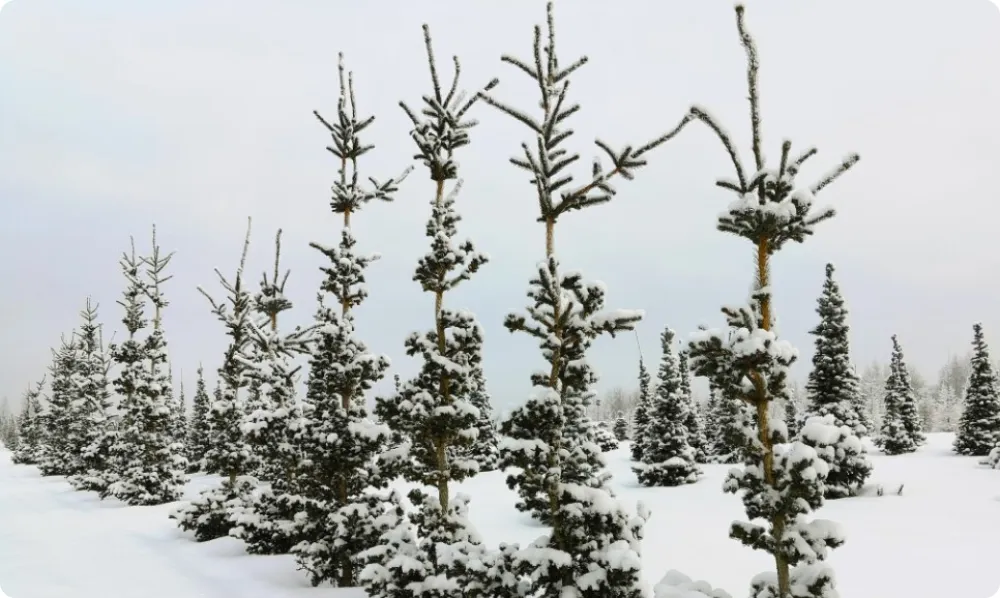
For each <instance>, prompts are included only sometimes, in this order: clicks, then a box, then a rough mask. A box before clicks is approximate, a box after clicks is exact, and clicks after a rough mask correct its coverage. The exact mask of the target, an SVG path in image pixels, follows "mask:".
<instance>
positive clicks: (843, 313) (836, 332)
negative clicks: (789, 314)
mask: <svg viewBox="0 0 1000 598" xmlns="http://www.w3.org/2000/svg"><path fill="white" fill-rule="evenodd" d="M833 272H834V268H833V264H827V265H826V280H825V281H824V282H823V293H822V295H820V298H819V306H818V307H817V309H816V312H817V313H818V314H819V318H820V320H819V324H818V325H817V326H816V327H815V328H813V329H812V330H811V331H810V333H811V334H813V335H815V336H816V351H815V352H814V353H813V359H812V363H813V369H812V371H811V372H809V381H808V383H807V384H806V391H807V393H808V400H809V407H808V409H807V410H806V417H807V418H809V417H814V416H819V417H822V416H824V415H827V414H830V415H833V417H834V420H835V422H836V425H837V427H840V426H849V427H850V428H851V429H852V430H854V434H855V435H856V436H858V437H861V436H864V435H865V434H867V433H868V430H867V429H866V428H865V425H864V422H863V421H862V419H863V418H862V415H861V413H860V412H859V411H858V408H857V407H858V382H859V380H858V377H857V375H856V374H855V373H854V368H853V366H852V365H851V355H850V345H849V341H848V334H849V332H850V327H849V326H848V324H847V308H846V306H845V305H844V298H843V296H842V295H841V293H840V286H839V285H838V284H837V281H835V280H834V279H833Z"/></svg>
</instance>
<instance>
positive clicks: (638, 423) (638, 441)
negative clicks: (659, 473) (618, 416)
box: [632, 357, 653, 462]
mask: <svg viewBox="0 0 1000 598" xmlns="http://www.w3.org/2000/svg"><path fill="white" fill-rule="evenodd" d="M650 382H651V379H650V375H649V370H647V369H646V364H644V363H643V361H642V358H641V357H640V358H639V403H638V404H637V405H636V407H635V413H634V414H633V415H632V460H633V461H636V462H641V461H642V455H643V452H644V449H645V445H646V426H648V425H649V408H650V404H651V403H652V400H653V399H652V396H653V395H652V391H651V390H650Z"/></svg>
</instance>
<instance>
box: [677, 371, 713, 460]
mask: <svg viewBox="0 0 1000 598" xmlns="http://www.w3.org/2000/svg"><path fill="white" fill-rule="evenodd" d="M677 365H678V368H679V370H678V371H679V373H680V378H681V387H680V392H681V398H682V400H683V401H684V409H685V412H686V413H687V416H686V417H685V419H684V425H685V427H686V428H687V441H688V444H689V445H690V446H691V448H693V449H694V460H695V462H696V463H708V453H709V449H708V437H707V436H706V435H705V422H704V419H703V418H702V414H701V409H699V408H698V404H697V403H696V402H695V400H694V393H693V392H692V391H691V369H690V367H689V364H688V353H687V351H680V352H679V354H678V362H677Z"/></svg>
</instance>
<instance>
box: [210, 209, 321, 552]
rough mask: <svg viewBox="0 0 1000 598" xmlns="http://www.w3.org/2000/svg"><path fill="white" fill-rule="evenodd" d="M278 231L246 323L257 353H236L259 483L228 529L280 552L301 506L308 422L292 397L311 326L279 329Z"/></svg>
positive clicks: (284, 304)
mask: <svg viewBox="0 0 1000 598" xmlns="http://www.w3.org/2000/svg"><path fill="white" fill-rule="evenodd" d="M280 263H281V230H280V229H279V230H278V234H277V236H276V238H275V254H274V275H273V276H272V277H271V279H270V280H268V277H267V274H266V273H265V274H264V278H263V281H262V282H261V286H260V291H259V292H258V293H257V295H256V296H255V297H254V309H255V310H256V312H257V313H258V314H259V315H260V316H262V318H263V319H264V325H263V326H260V327H258V326H257V325H256V324H254V323H253V322H251V323H250V329H251V333H252V334H251V339H252V342H253V344H254V348H255V349H256V355H255V356H252V357H249V356H248V357H241V358H240V359H241V360H242V361H243V362H244V364H245V365H246V366H247V368H248V371H247V376H248V377H249V378H250V379H251V384H253V385H254V387H255V390H256V393H255V394H253V393H251V394H250V396H249V398H248V400H247V404H246V407H245V410H246V418H245V420H244V421H243V423H242V424H241V430H242V432H243V434H244V436H245V437H246V439H247V442H248V443H249V445H250V447H251V448H252V449H253V451H254V453H255V454H256V455H257V457H258V459H259V463H258V469H257V477H258V479H259V481H260V482H263V483H261V484H259V485H258V486H257V487H256V488H255V489H254V491H253V492H252V494H251V496H250V500H249V502H247V503H246V504H245V505H244V506H243V508H242V510H241V511H240V512H239V513H238V514H237V515H236V516H235V518H234V522H235V523H236V527H234V528H233V529H232V530H230V532H229V534H230V535H231V536H233V537H236V538H239V539H241V540H243V541H244V542H246V546H247V552H249V553H251V554H284V553H287V552H289V551H290V550H291V549H292V547H293V546H295V544H297V542H298V539H297V537H296V535H295V534H294V533H293V528H294V525H293V523H294V522H293V519H294V517H295V514H296V513H297V512H298V511H299V510H300V509H302V508H303V503H302V499H301V497H300V496H299V493H298V484H297V483H296V482H297V474H298V467H299V462H300V461H301V459H302V451H301V446H300V443H299V440H300V439H301V437H302V435H303V432H304V429H305V426H306V425H307V421H306V419H305V418H304V415H303V411H302V409H301V408H300V405H299V403H298V401H297V397H296V396H295V395H296V393H295V383H296V374H297V372H298V370H299V369H300V368H299V367H297V366H295V364H294V363H293V358H294V357H295V356H296V355H301V354H303V353H306V352H307V351H308V350H309V334H310V333H311V332H312V330H313V328H312V327H310V328H306V329H304V330H303V329H302V328H301V327H297V328H295V330H293V331H292V332H291V333H290V334H281V333H279V331H278V316H279V315H280V314H281V313H282V312H284V311H287V310H289V309H291V308H292V302H291V301H289V300H288V298H287V297H286V295H285V283H286V282H287V281H288V275H289V274H290V273H291V271H286V272H285V275H284V276H283V277H281V278H280V280H279V276H280V274H281V267H280Z"/></svg>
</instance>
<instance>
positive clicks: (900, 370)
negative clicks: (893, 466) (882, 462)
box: [875, 335, 923, 455]
mask: <svg viewBox="0 0 1000 598" xmlns="http://www.w3.org/2000/svg"><path fill="white" fill-rule="evenodd" d="M883 402H884V405H885V406H884V411H883V414H882V430H881V433H880V434H879V437H878V438H876V439H875V444H876V445H878V447H879V448H880V449H882V452H883V453H885V454H887V455H901V454H904V453H912V452H913V451H915V450H917V447H918V446H920V443H921V442H923V434H922V433H921V432H920V424H919V418H918V415H917V404H916V403H917V400H916V395H915V394H914V392H913V386H912V385H911V384H910V373H909V370H907V368H906V363H905V362H904V361H903V348H902V346H900V344H899V339H897V338H896V335H893V336H892V360H891V361H890V363H889V377H888V378H886V381H885V395H884V397H883Z"/></svg>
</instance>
